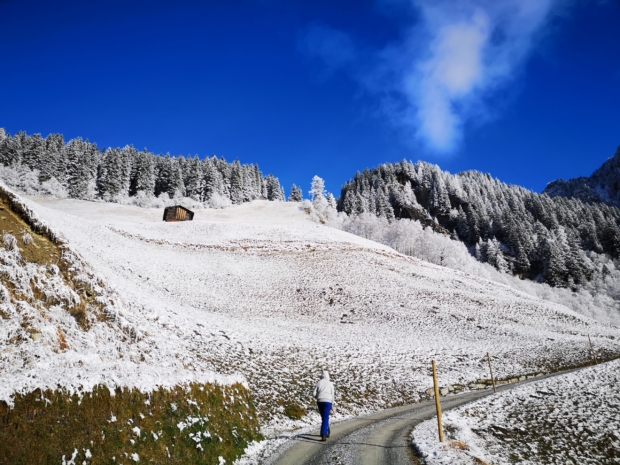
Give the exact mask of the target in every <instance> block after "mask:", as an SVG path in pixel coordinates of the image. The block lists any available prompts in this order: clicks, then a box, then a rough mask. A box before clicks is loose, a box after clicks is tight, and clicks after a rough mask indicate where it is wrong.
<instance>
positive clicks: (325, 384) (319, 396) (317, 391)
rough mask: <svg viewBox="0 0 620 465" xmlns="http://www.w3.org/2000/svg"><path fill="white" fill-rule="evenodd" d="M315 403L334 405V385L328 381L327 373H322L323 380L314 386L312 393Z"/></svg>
mask: <svg viewBox="0 0 620 465" xmlns="http://www.w3.org/2000/svg"><path fill="white" fill-rule="evenodd" d="M312 395H313V396H314V398H315V399H316V401H317V402H330V403H332V404H333V403H334V383H332V382H331V381H330V380H329V373H328V372H327V371H323V379H321V380H320V381H319V382H317V383H316V384H315V385H314V392H313V393H312Z"/></svg>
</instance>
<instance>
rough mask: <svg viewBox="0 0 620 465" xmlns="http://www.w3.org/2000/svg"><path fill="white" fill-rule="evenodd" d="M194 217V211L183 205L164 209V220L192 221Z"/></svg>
mask: <svg viewBox="0 0 620 465" xmlns="http://www.w3.org/2000/svg"><path fill="white" fill-rule="evenodd" d="M193 219H194V212H193V211H191V210H188V209H187V208H185V207H182V206H181V205H175V206H174V207H166V208H165V210H164V221H192V220H193Z"/></svg>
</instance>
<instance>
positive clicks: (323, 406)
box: [317, 402, 332, 436]
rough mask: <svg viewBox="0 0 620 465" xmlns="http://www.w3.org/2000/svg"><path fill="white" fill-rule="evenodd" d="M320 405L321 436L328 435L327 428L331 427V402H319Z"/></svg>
mask: <svg viewBox="0 0 620 465" xmlns="http://www.w3.org/2000/svg"><path fill="white" fill-rule="evenodd" d="M317 405H318V406H319V412H321V420H323V421H322V423H321V436H327V430H328V429H329V412H330V411H331V409H332V403H331V402H317Z"/></svg>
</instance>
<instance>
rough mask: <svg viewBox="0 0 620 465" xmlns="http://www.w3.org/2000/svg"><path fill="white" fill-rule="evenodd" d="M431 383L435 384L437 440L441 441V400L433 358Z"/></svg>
mask: <svg viewBox="0 0 620 465" xmlns="http://www.w3.org/2000/svg"><path fill="white" fill-rule="evenodd" d="M433 384H434V386H435V407H436V408H437V428H438V429H439V442H443V426H442V425H441V401H440V400H439V384H437V367H436V365H435V360H433Z"/></svg>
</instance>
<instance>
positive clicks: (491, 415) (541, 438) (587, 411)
mask: <svg viewBox="0 0 620 465" xmlns="http://www.w3.org/2000/svg"><path fill="white" fill-rule="evenodd" d="M619 381H620V363H619V361H618V360H614V361H613V362H609V363H605V364H602V365H598V366H595V367H591V368H586V369H584V370H580V371H577V372H573V373H568V374H565V375H561V376H557V377H554V378H550V379H545V380H541V381H537V382H534V383H531V384H526V385H524V386H520V387H518V388H516V389H515V390H514V391H508V392H503V393H501V394H498V395H496V396H492V397H488V398H485V399H482V400H479V401H478V402H475V403H473V404H469V405H467V406H465V407H461V408H459V409H456V410H452V411H449V412H446V413H445V414H444V416H443V420H444V426H445V429H446V431H447V435H446V441H445V442H444V444H439V443H438V441H437V420H436V419H432V420H428V421H425V422H424V423H422V424H420V425H419V426H417V427H416V428H415V429H414V430H413V434H412V438H413V442H414V443H415V444H416V446H417V448H418V449H419V450H420V451H421V453H422V454H423V456H424V457H425V459H426V463H428V465H434V464H441V463H451V464H463V465H465V464H471V465H474V464H477V463H487V462H488V463H549V464H565V463H579V464H593V465H595V464H607V463H609V464H611V463H618V462H619V461H620V436H618V431H619V429H620V392H618V382H619ZM481 460H482V461H484V462H481Z"/></svg>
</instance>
